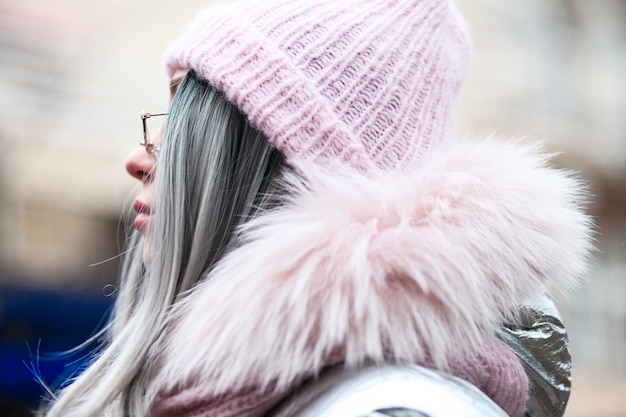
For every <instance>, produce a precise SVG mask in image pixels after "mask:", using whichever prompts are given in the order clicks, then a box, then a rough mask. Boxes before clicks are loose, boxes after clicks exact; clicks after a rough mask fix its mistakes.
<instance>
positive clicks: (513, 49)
mask: <svg viewBox="0 0 626 417" xmlns="http://www.w3.org/2000/svg"><path fill="white" fill-rule="evenodd" d="M457 4H458V5H459V7H460V8H461V9H462V11H463V12H464V13H465V14H466V16H467V18H468V21H469V23H470V29H471V32H472V35H473V38H474V54H473V61H472V67H471V70H470V74H469V77H468V80H467V83H466V84H465V87H464V89H463V91H462V95H461V101H460V106H459V120H458V135H459V136H466V135H471V136H482V135H485V134H492V133H495V134H496V135H498V136H502V137H504V138H521V137H523V138H527V139H529V140H542V141H545V143H546V145H547V146H548V147H549V148H550V149H552V150H554V151H557V152H560V154H559V156H558V157H557V159H556V162H557V163H558V164H559V165H560V166H562V167H563V168H568V169H575V170H578V171H581V172H582V175H583V177H584V178H585V179H586V180H587V181H588V182H589V184H590V187H591V188H592V191H593V194H594V196H595V197H594V201H593V203H592V205H591V206H590V211H591V213H592V214H593V216H594V218H595V219H596V221H597V224H598V235H597V245H598V252H597V254H596V260H595V264H594V266H593V268H592V278H591V280H590V282H588V283H586V284H583V286H582V287H581V288H580V289H579V290H578V291H577V292H576V293H575V294H573V295H572V298H571V302H569V303H568V302H564V301H561V302H560V304H561V305H562V311H563V315H564V317H565V320H566V322H567V324H568V328H569V330H570V337H571V340H572V350H573V353H574V355H575V379H574V392H573V398H572V403H571V407H570V410H568V414H566V415H568V416H571V417H575V416H579V415H580V416H582V415H585V416H594V415H596V416H605V417H608V416H623V415H625V414H626V412H623V411H622V410H623V409H624V407H626V400H625V399H624V398H622V397H623V393H624V392H626V382H625V381H626V117H624V113H625V111H626V80H625V76H626V25H624V22H625V21H626V1H624V0H597V1H594V2H590V1H588V0H552V1H545V0H526V1H523V2H520V1H517V2H514V1H502V0H457ZM204 5H205V1H200V0H188V1H186V2H185V4H184V5H181V4H180V3H178V4H173V2H168V1H165V0H157V1H151V2H148V1H146V0H133V1H130V2H122V1H119V0H118V1H110V2H90V1H87V0H83V1H80V0H74V1H72V0H46V1H44V0H3V1H2V2H0V95H1V99H0V274H1V275H0V288H2V286H5V287H6V286H8V285H10V286H12V287H15V286H18V287H24V286H29V287H34V288H48V289H59V290H63V291H67V290H69V289H70V288H74V289H81V290H82V291H86V292H91V293H95V294H100V295H103V294H104V293H106V292H107V291H108V290H106V289H105V288H108V287H106V286H107V285H114V284H115V282H116V279H117V278H116V274H117V268H118V263H117V258H116V256H117V255H118V254H119V253H120V251H121V250H122V248H123V239H124V229H125V228H126V226H127V224H126V223H127V219H125V217H124V216H123V215H122V213H124V212H125V211H126V212H128V208H129V205H130V203H131V202H132V190H133V187H134V185H135V184H134V181H132V180H131V179H130V177H128V176H127V175H126V174H125V172H124V168H123V165H124V158H125V156H126V154H127V153H128V152H130V151H131V150H132V149H133V148H134V147H135V146H136V145H137V143H138V142H139V140H140V139H141V137H140V136H141V129H140V123H139V113H140V111H141V110H142V109H145V110H146V111H158V110H163V109H165V108H166V106H167V87H166V85H165V79H164V77H163V69H162V67H161V53H162V51H163V49H164V48H165V46H166V45H167V42H168V41H169V40H171V39H172V38H173V37H174V36H175V35H176V34H177V33H178V32H179V31H180V29H181V27H182V25H183V23H184V22H186V21H187V20H188V19H189V18H190V17H191V16H192V15H194V14H195V11H196V10H197V9H198V8H200V7H202V6H204ZM1 296H2V294H0V309H1V308H2V299H1ZM0 320H2V314H1V311H0ZM593 377H598V378H601V379H600V380H601V381H602V382H601V383H595V384H589V383H588V381H589V380H590V378H593ZM577 387H578V388H577ZM620 392H621V393H622V394H621V395H620V394H619V393H620ZM0 394H1V393H0ZM590 394H593V395H595V396H600V397H597V398H604V399H605V401H604V404H608V406H607V407H608V408H607V409H606V410H602V409H600V408H598V407H599V404H600V403H602V401H599V402H598V401H595V402H587V399H588V398H589V396H590ZM0 396H1V395H0ZM602 396H604V397H602ZM611 404H613V405H611ZM620 407H621V408H620ZM589 410H594V411H592V412H590V411H589ZM616 410H617V411H616Z"/></svg>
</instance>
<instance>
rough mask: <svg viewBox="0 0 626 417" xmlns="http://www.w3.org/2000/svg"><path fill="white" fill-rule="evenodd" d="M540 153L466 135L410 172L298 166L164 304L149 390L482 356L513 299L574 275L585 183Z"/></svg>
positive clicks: (565, 283) (584, 228)
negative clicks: (202, 273)
mask: <svg viewBox="0 0 626 417" xmlns="http://www.w3.org/2000/svg"><path fill="white" fill-rule="evenodd" d="M548 162H549V156H547V155H545V154H544V153H542V150H541V149H540V148H538V147H537V146H534V145H526V144H519V143H518V144H512V143H503V142H498V141H496V140H495V139H487V140H482V141H472V142H470V141H466V142H461V143H457V144H455V145H453V146H452V147H451V148H450V149H447V150H445V152H440V153H439V154H436V155H433V157H432V158H431V159H430V160H429V162H428V163H427V164H426V165H424V166H423V167H422V168H421V169H420V170H419V171H416V172H408V173H407V172H401V171H397V172H375V171H369V172H367V175H364V174H363V173H362V172H357V171H346V170H333V171H332V174H331V173H329V172H328V170H321V169H320V168H317V167H315V166H308V167H307V166H305V168H304V169H303V172H305V175H306V178H307V180H306V183H304V182H303V181H302V180H300V179H299V178H296V177H295V176H294V177H293V178H288V179H287V183H288V184H289V187H290V188H291V189H293V197H291V198H290V200H289V201H288V203H287V204H286V205H285V206H284V207H281V208H279V209H278V210H276V211H274V212H271V213H268V214H267V215H264V216H262V217H261V218H258V219H256V220H254V221H252V222H250V223H249V224H247V225H246V229H245V233H244V235H245V243H244V244H243V245H241V247H239V248H237V249H236V250H234V251H232V252H231V253H230V254H229V255H228V256H227V257H225V258H224V259H223V260H222V261H221V262H220V263H219V265H218V266H217V267H216V268H215V269H214V270H213V271H212V272H211V274H210V275H209V276H208V277H207V279H206V280H204V281H202V282H201V283H200V284H199V285H198V286H197V287H196V288H194V289H193V291H192V292H190V293H189V294H188V296H187V297H186V298H184V299H183V300H182V301H181V302H180V303H179V304H178V305H177V306H176V308H175V309H174V311H173V314H172V321H171V323H170V324H171V331H170V332H168V334H167V336H166V337H165V339H164V340H163V344H162V345H160V346H159V350H160V356H161V359H162V360H161V361H160V363H161V364H162V368H161V369H159V371H158V373H157V375H156V379H155V380H154V383H155V387H156V389H157V390H158V391H161V392H163V391H169V390H171V389H174V388H175V387H176V386H181V384H189V383H190V382H189V381H194V384H197V383H200V384H208V385H210V386H211V387H213V388H212V389H213V390H214V391H213V392H214V393H219V392H223V391H225V390H227V389H232V388H233V387H238V386H241V384H244V383H250V381H251V380H256V381H257V382H261V383H268V382H270V381H277V382H278V385H279V386H281V385H283V384H289V383H290V381H292V380H293V379H294V378H296V377H298V376H299V375H302V373H315V372H317V371H319V369H320V367H321V366H322V365H323V363H324V359H325V357H327V356H328V355H329V354H330V352H331V351H332V350H333V349H335V348H336V347H338V346H342V347H343V350H342V352H345V360H346V363H347V364H357V363H360V362H363V361H364V360H374V361H376V360H382V359H383V351H384V355H385V357H389V355H391V356H392V357H397V358H417V359H420V358H422V359H428V358H429V360H432V361H434V363H435V364H436V365H437V366H439V367H441V368H444V369H445V367H446V359H447V358H449V357H451V355H454V354H455V353H458V352H459V351H467V350H468V349H474V348H475V349H479V348H480V346H482V344H483V342H484V340H485V339H486V338H487V337H491V336H492V335H493V334H494V332H498V329H499V328H500V326H501V324H502V323H503V321H506V320H514V319H515V313H516V311H517V310H518V309H519V305H520V303H521V302H522V301H523V300H527V299H531V298H533V297H537V296H540V295H541V294H543V293H545V292H546V291H554V290H557V291H559V292H567V291H569V290H571V289H572V287H573V285H575V284H576V283H577V281H578V280H579V278H581V277H582V276H583V275H584V272H585V269H586V266H587V263H588V260H589V253H590V251H591V247H592V244H591V240H592V239H591V237H590V236H591V228H592V226H591V221H590V219H589V217H587V216H586V215H585V214H584V213H583V211H582V208H581V205H582V204H583V203H584V196H583V191H584V190H583V188H582V187H581V184H580V182H579V181H578V180H577V179H575V178H574V177H573V176H572V175H571V174H570V173H568V172H565V171H562V170H556V169H552V168H550V167H548Z"/></svg>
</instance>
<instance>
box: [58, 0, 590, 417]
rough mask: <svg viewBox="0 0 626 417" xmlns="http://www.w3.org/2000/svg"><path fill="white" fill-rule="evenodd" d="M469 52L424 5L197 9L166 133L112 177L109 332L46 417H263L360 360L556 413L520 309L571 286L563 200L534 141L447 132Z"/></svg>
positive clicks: (575, 253)
mask: <svg viewBox="0 0 626 417" xmlns="http://www.w3.org/2000/svg"><path fill="white" fill-rule="evenodd" d="M468 57H469V47H468V38H467V33H466V28H465V25H464V22H463V20H462V19H461V17H460V16H459V14H458V12H457V10H456V9H455V8H454V7H453V6H452V5H451V4H450V3H449V2H448V1H445V0H412V1H394V0H387V1H382V0H341V1H338V0H315V1H311V0H291V1H284V0H263V1H257V2H256V3H252V4H249V3H230V4H224V5H220V6H214V7H213V8H211V9H208V10H207V11H206V12H204V13H202V14H200V15H199V16H198V17H197V18H196V19H195V20H194V22H192V23H191V24H190V25H189V26H188V28H187V29H186V31H185V32H184V33H183V35H182V36H181V38H180V39H178V40H177V41H176V42H175V43H174V44H173V45H172V46H171V48H170V49H169V51H168V52H167V54H166V66H167V73H168V76H169V78H170V81H171V87H172V88H171V90H172V100H171V107H170V109H169V115H168V116H167V121H166V123H165V127H164V130H163V131H155V132H151V136H148V135H146V137H145V139H144V141H145V142H144V143H143V146H142V147H139V148H138V149H137V150H135V151H134V152H133V153H132V154H131V155H130V157H129V159H128V161H127V164H126V168H127V170H128V172H129V173H130V174H131V175H132V176H134V177H135V178H137V179H138V180H140V181H141V183H142V189H141V191H140V193H139V196H138V198H137V200H136V202H135V204H134V208H135V210H136V211H137V213H138V215H137V218H136V220H135V222H134V225H135V228H136V229H137V232H138V233H135V234H133V237H132V240H131V243H130V250H129V252H128V254H127V256H126V261H125V262H126V263H125V268H124V271H123V274H122V283H121V286H120V291H119V295H118V299H117V301H116V309H115V314H114V317H113V320H112V322H111V326H110V332H109V333H110V340H109V342H108V344H107V345H106V346H105V347H104V348H103V350H102V352H101V353H100V354H99V355H98V357H97V358H96V359H94V362H93V363H92V364H91V366H89V367H88V368H87V369H86V370H85V371H84V372H83V374H82V375H80V376H79V377H78V378H77V379H76V380H75V381H74V382H73V383H72V384H70V385H69V386H68V387H67V388H66V389H65V390H63V391H62V392H61V393H60V395H59V397H58V398H57V399H56V400H55V402H54V403H53V405H52V407H51V408H50V410H49V411H48V415H50V416H57V415H59V416H61V415H62V416H73V415H76V416H86V415H100V414H105V415H114V416H122V415H129V416H140V415H155V416H174V415H176V416H178V415H187V416H192V415H193V416H199V415H203V416H261V415H265V414H266V413H268V412H270V410H272V409H273V408H274V407H276V406H277V405H278V404H279V403H281V402H282V401H284V400H285V399H286V398H287V397H289V396H290V394H292V393H294V392H295V390H296V389H297V388H298V387H299V386H300V385H301V384H302V383H303V382H304V381H305V380H307V379H309V378H311V377H313V378H316V377H319V376H320V375H321V374H323V373H324V372H326V370H328V369H330V368H333V367H336V366H339V367H340V368H346V369H358V368H360V367H363V366H365V365H371V364H374V365H379V366H381V365H383V364H400V365H411V364H418V365H423V366H426V367H428V368H432V369H437V370H441V371H444V372H447V373H450V374H452V375H455V376H457V377H460V378H462V379H463V380H466V381H468V382H470V383H472V384H473V385H475V386H476V387H478V388H479V389H480V390H481V391H482V392H484V393H485V394H486V395H487V396H489V397H490V398H491V399H492V400H493V401H494V402H495V403H496V404H498V406H499V407H501V408H502V409H503V410H505V411H506V412H507V413H508V414H509V415H511V416H521V415H524V414H525V413H528V414H529V415H560V414H562V412H563V409H564V406H565V402H566V401H567V394H568V392H569V390H568V388H569V385H568V382H569V367H568V365H569V362H568V361H569V357H568V354H567V346H566V339H565V336H564V334H562V333H559V331H560V330H561V327H562V325H561V324H560V322H559V321H558V318H555V317H553V316H555V313H554V312H553V311H550V310H549V309H548V308H547V306H549V305H550V302H549V301H547V302H541V303H537V302H536V300H540V299H542V298H543V297H545V296H546V294H551V292H554V291H557V292H567V291H568V290H569V289H571V287H572V285H573V284H574V283H575V282H576V281H577V280H578V279H579V278H580V277H581V276H582V275H583V274H584V270H585V266H586V263H587V258H588V254H589V251H590V246H591V244H590V237H589V235H590V222H589V219H588V217H587V216H586V215H585V214H584V213H583V212H582V210H581V202H582V200H583V193H582V191H581V188H580V184H579V183H578V181H577V180H576V179H574V178H572V177H571V176H570V175H569V174H567V173H564V172H563V171H560V170H554V169H551V168H549V167H548V166H547V159H548V158H547V157H546V155H544V154H542V153H541V151H540V150H539V149H538V148H537V147H536V146H532V145H523V144H511V143H501V142H498V141H496V140H495V139H493V138H492V139H487V140H480V141H473V142H470V141H464V142H460V143H453V142H452V141H451V139H450V137H451V130H452V125H453V119H454V111H453V108H454V105H455V97H456V94H457V91H458V89H459V86H460V83H461V81H462V78H463V76H464V74H465V72H466V67H467V61H468ZM154 117H156V115H146V116H143V118H144V122H150V121H152V120H153V118H154ZM146 118H147V119H146ZM144 126H145V125H144ZM546 323H547V325H546ZM533 328H534V329H535V330H537V329H539V330H537V331H540V332H543V333H544V336H546V337H542V338H540V339H543V340H548V339H549V340H552V339H554V343H553V344H551V345H549V346H548V345H542V344H538V343H537V340H540V339H537V338H536V337H535V338H534V339H533V338H532V337H528V336H529V334H531V333H530V332H529V330H532V329H533ZM535 333H536V332H535ZM555 335H556V336H555ZM545 358H548V359H545ZM551 370H553V371H554V373H553V374H550V371H551ZM549 413H551V414H549Z"/></svg>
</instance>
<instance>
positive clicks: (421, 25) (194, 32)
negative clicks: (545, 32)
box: [166, 0, 469, 168]
mask: <svg viewBox="0 0 626 417" xmlns="http://www.w3.org/2000/svg"><path fill="white" fill-rule="evenodd" d="M468 57H469V46H468V36H467V33H466V30H465V25H464V22H463V20H462V19H461V18H460V16H459V14H458V12H457V10H456V9H455V8H454V6H453V5H452V4H451V3H450V2H449V1H446V0H402V1H399V0H384V1H383V0H289V1H287V0H262V1H257V2H256V3H250V2H244V3H240V2H237V3H234V4H233V3H229V4H226V5H224V6H222V7H221V8H220V7H213V8H210V9H208V10H206V11H205V12H204V13H201V14H199V15H198V17H197V18H196V19H195V20H194V21H193V22H192V23H191V24H190V25H189V26H188V27H187V29H186V30H185V32H184V33H183V35H182V36H181V37H180V38H179V39H178V40H177V41H176V42H175V43H174V44H173V45H172V46H171V47H170V48H169V50H168V52H167V53H166V66H167V71H168V74H169V76H171V75H172V74H173V73H174V71H175V70H176V69H179V68H184V69H193V70H195V71H196V72H197V73H198V74H199V75H200V76H201V77H202V78H205V79H206V80H208V81H209V82H210V83H211V84H212V85H213V86H214V87H216V88H217V89H219V90H221V91H223V92H224V93H225V94H226V96H227V97H228V99H229V100H231V101H232V102H233V103H234V104H235V105H237V107H239V108H240V109H241V110H243V111H244V113H246V114H247V115H248V117H249V119H250V120H251V121H252V122H253V123H254V124H255V125H256V126H257V128H259V129H260V130H262V131H263V132H264V133H265V134H266V135H267V136H268V137H269V139H270V141H271V142H272V143H273V144H275V146H276V147H277V148H278V149H279V150H281V151H282V152H283V153H284V154H285V156H286V157H287V159H288V161H289V162H290V163H291V164H293V165H295V166H296V167H297V166H298V160H300V159H307V160H314V161H316V162H318V163H321V164H332V163H336V162H348V163H350V164H351V165H353V166H357V167H360V168H366V167H367V166H369V164H370V163H372V162H373V163H374V164H375V165H377V166H379V167H384V168H391V167H418V166H419V165H420V163H421V161H423V160H424V159H425V158H426V157H427V155H428V154H429V153H430V151H431V149H432V148H433V147H434V146H439V145H440V144H442V143H444V142H446V141H448V140H449V136H450V132H451V129H452V125H453V120H454V106H455V98H456V95H457V91H458V89H459V86H460V83H461V81H462V79H463V77H464V75H465V72H466V67H467V63H468Z"/></svg>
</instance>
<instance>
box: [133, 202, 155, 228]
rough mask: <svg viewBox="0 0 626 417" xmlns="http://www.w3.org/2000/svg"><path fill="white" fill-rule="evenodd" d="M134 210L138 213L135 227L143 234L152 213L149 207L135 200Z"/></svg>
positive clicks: (134, 223)
mask: <svg viewBox="0 0 626 417" xmlns="http://www.w3.org/2000/svg"><path fill="white" fill-rule="evenodd" d="M133 209H134V210H135V212H136V213H137V217H136V218H135V221H134V222H133V226H134V227H135V229H137V230H139V231H140V232H141V231H143V230H144V229H145V227H146V223H147V222H148V219H149V218H150V215H151V214H152V211H151V209H150V206H149V205H147V204H146V203H144V202H143V201H140V200H135V202H134V203H133Z"/></svg>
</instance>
